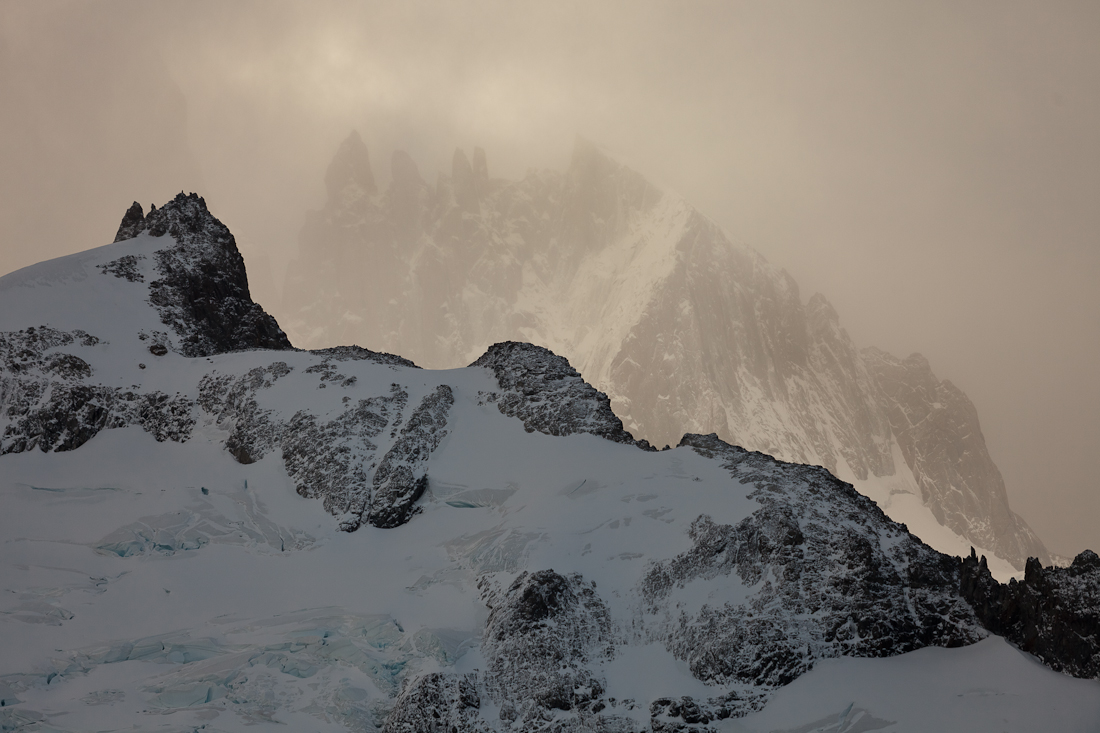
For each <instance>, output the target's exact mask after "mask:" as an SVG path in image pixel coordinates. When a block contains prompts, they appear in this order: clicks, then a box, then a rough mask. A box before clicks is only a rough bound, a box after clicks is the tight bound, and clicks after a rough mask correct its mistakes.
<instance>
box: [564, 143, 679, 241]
mask: <svg viewBox="0 0 1100 733" xmlns="http://www.w3.org/2000/svg"><path fill="white" fill-rule="evenodd" d="M663 197H664V193H663V192H662V191H661V190H660V189H658V188H656V187H655V186H653V185H652V184H651V183H649V181H647V180H646V179H645V178H644V177H643V176H642V175H641V174H639V173H636V172H635V171H633V170H631V169H630V168H627V167H626V166H624V165H623V164H622V163H619V162H618V161H616V160H615V159H613V158H612V157H611V156H609V155H608V154H607V153H606V152H605V151H604V150H602V149H601V148H599V147H598V146H597V145H595V144H593V143H591V142H589V141H588V140H585V139H584V138H582V137H580V136H578V137H577V138H576V141H575V143H574V146H573V158H572V161H571V162H570V165H569V171H568V173H567V174H566V190H565V201H564V211H563V224H564V232H563V238H564V239H566V240H569V239H573V240H575V241H577V242H578V243H580V244H582V245H583V249H585V250H588V249H593V248H597V247H598V246H599V245H602V244H606V243H607V242H608V241H610V240H611V239H613V238H614V237H615V235H616V234H617V233H619V232H620V230H621V229H622V227H623V226H624V225H625V224H626V222H627V218H628V217H627V214H628V213H629V212H630V211H631V210H640V211H646V210H648V209H649V208H651V207H653V206H656V205H657V204H658V203H659V202H660V201H661V199H662V198H663Z"/></svg>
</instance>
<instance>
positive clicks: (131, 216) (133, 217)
mask: <svg viewBox="0 0 1100 733" xmlns="http://www.w3.org/2000/svg"><path fill="white" fill-rule="evenodd" d="M153 208H156V207H155V206H154V207H153ZM143 231H145V212H144V211H142V209H141V204H139V203H138V202H137V201H135V202H134V203H133V204H131V205H130V208H128V209H126V213H125V214H123V215H122V223H121V224H119V225H118V233H117V234H115V241H116V242H122V241H124V240H127V239H133V238H134V237H136V236H137V235H139V234H141V233H142V232H143Z"/></svg>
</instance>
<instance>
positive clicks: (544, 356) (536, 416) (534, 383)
mask: <svg viewBox="0 0 1100 733" xmlns="http://www.w3.org/2000/svg"><path fill="white" fill-rule="evenodd" d="M470 366H479V367H485V368H486V369H489V370H490V371H491V372H492V373H493V374H494V376H496V379H497V383H498V384H499V385H500V392H499V393H495V392H494V393H490V394H487V395H484V396H483V399H484V401H485V402H487V403H488V402H492V403H496V406H497V409H499V410H500V412H501V413H502V414H504V415H508V416H509V417H515V418H519V419H520V420H522V421H523V427H524V428H526V430H527V432H529V433H533V432H536V431H537V432H540V433H546V434H547V435H574V434H576V433H592V434H593V435H599V436H600V437H602V438H606V439H608V440H611V441H614V442H616V443H627V444H629V445H637V446H639V447H641V448H644V449H647V450H651V447H650V445H649V443H648V442H647V441H645V440H639V441H636V440H634V436H632V435H631V434H630V433H628V432H626V431H625V430H623V421H622V420H620V419H619V418H618V417H617V416H616V415H615V413H614V412H613V411H612V410H611V400H609V399H608V397H607V395H605V394H604V393H603V392H600V391H598V390H597V389H595V388H594V387H592V385H590V384H588V383H587V382H585V381H584V379H583V378H582V377H581V375H580V374H579V373H578V372H577V370H576V369H574V368H573V367H571V366H570V365H569V361H568V360H567V359H565V358H564V357H561V356H558V355H557V354H555V353H554V352H552V351H550V350H549V349H544V348H543V347H541V346H535V345H533V344H525V343H520V342H516V341H507V342H504V343H499V344H493V345H492V346H490V347H489V350H488V351H486V352H485V354H484V355H482V356H481V358H479V359H478V360H477V361H475V362H474V363H473V364H471V365H470Z"/></svg>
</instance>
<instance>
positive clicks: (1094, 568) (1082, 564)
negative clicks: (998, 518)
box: [959, 549, 1100, 679]
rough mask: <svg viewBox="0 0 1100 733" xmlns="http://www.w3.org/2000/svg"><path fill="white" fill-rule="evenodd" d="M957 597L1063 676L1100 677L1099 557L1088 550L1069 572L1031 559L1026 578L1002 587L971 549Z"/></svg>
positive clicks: (996, 630)
mask: <svg viewBox="0 0 1100 733" xmlns="http://www.w3.org/2000/svg"><path fill="white" fill-rule="evenodd" d="M959 592H960V593H961V594H962V596H963V598H965V599H966V600H968V601H969V602H970V604H971V605H972V606H973V607H974V613H975V614H977V617H978V620H980V621H981V622H982V625H983V626H985V627H986V628H987V629H989V630H990V631H992V632H993V633H995V634H1000V635H1001V636H1004V637H1005V638H1007V639H1008V640H1010V641H1012V642H1013V643H1015V644H1016V645H1018V646H1019V647H1020V648H1021V649H1023V650H1024V651H1026V652H1030V653H1032V654H1034V655H1035V656H1036V657H1038V658H1039V659H1041V660H1043V662H1044V663H1045V664H1046V665H1047V666H1049V667H1051V668H1052V669H1056V670H1058V671H1059V672H1065V673H1067V674H1071V675H1073V676H1074V677H1084V678H1089V679H1095V678H1098V677H1100V557H1098V556H1097V555H1096V553H1095V552H1093V551H1091V550H1085V551H1084V552H1082V553H1081V554H1079V555H1078V556H1077V557H1075V558H1074V560H1073V563H1072V564H1071V565H1070V566H1069V567H1066V568H1059V567H1043V565H1042V564H1041V563H1040V562H1039V561H1038V559H1036V558H1029V559H1028V561H1027V566H1026V567H1025V570H1024V579H1023V580H1022V581H1017V580H1016V579H1015V578H1014V579H1012V580H1011V581H1009V582H1008V583H1007V584H1003V583H998V582H997V581H996V580H995V579H994V578H993V576H992V575H990V572H989V568H988V566H987V565H986V559H985V556H982V558H981V559H980V560H979V559H978V558H977V557H976V555H975V553H974V550H973V549H971V551H970V557H967V558H964V559H963V560H962V562H961V564H960V570H959Z"/></svg>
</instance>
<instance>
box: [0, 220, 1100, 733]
mask: <svg viewBox="0 0 1100 733" xmlns="http://www.w3.org/2000/svg"><path fill="white" fill-rule="evenodd" d="M181 205H187V202H186V201H183V202H181ZM169 206H171V204H169V205H166V207H165V208H168V207H169ZM182 239H185V240H186V238H185V237H184V238H182ZM207 244H209V242H187V241H183V242H181V241H179V240H177V239H176V237H175V236H168V237H165V236H161V237H157V236H154V235H153V234H151V233H150V232H147V231H143V232H140V233H138V234H137V236H135V237H133V238H131V239H127V240H122V241H120V242H118V243H115V244H113V245H109V246H107V247H104V248H99V249H97V250H90V251H88V252H85V253H81V254H80V255H74V256H71V257H69V258H63V260H62V261H54V262H49V263H43V265H42V266H35V267H32V268H27V270H24V271H20V272H19V273H15V274H14V276H5V277H4V278H0V346H2V347H3V349H2V352H0V353H3V354H4V358H3V360H0V365H2V370H0V426H2V427H3V429H4V432H3V433H2V435H3V437H4V440H5V442H3V443H0V445H3V447H4V448H5V450H3V451H0V453H2V454H0V462H3V469H4V470H3V471H2V472H0V494H2V495H3V497H4V501H5V506H8V507H9V508H10V509H9V511H7V512H5V513H3V514H2V515H0V534H2V535H3V536H5V537H9V538H14V539H11V540H9V541H8V546H9V547H11V548H13V549H12V552H11V553H10V554H9V553H8V552H5V553H4V554H3V561H2V562H0V582H2V587H3V588H4V589H5V590H6V591H8V592H5V593H4V594H2V596H0V617H2V618H3V619H4V623H3V624H0V642H2V644H3V646H4V648H5V650H6V653H5V655H4V656H3V659H0V699H3V701H4V706H3V707H4V709H3V710H0V722H2V723H3V725H4V726H5V727H7V728H13V729H31V730H33V729H36V728H43V727H52V728H54V729H70V730H88V729H103V728H105V727H112V726H113V727H116V728H117V727H119V725H127V726H128V727H129V726H130V725H131V724H132V726H134V727H137V728H139V729H142V728H153V727H159V726H160V724H161V722H162V721H163V720H164V718H163V716H171V717H172V723H173V725H176V726H182V727H196V728H197V727H201V726H208V727H215V728H216V729H219V730H245V729H254V728H253V726H256V725H260V726H272V727H274V726H275V725H278V726H280V727H282V726H285V725H287V724H290V725H293V726H294V727H296V728H303V729H317V728H322V729H329V730H346V729H349V728H350V729H382V730H392V731H399V730H400V731H411V730H416V731H423V730H441V729H445V730H448V731H450V733H455V731H459V732H460V733H468V732H469V733H472V732H473V731H506V730H518V729H526V730H541V731H547V733H550V732H551V731H554V732H557V731H586V730H593V731H594V730H602V731H607V730H615V731H622V732H623V733H626V732H627V731H643V730H645V731H667V730H687V729H689V728H694V729H695V730H697V731H708V730H710V731H717V730H721V729H722V728H723V726H724V724H723V723H722V721H724V720H728V719H729V718H739V719H741V721H744V722H745V723H746V724H747V725H753V727H754V728H755V727H756V725H755V724H754V723H753V722H752V721H754V720H756V719H757V718H756V717H754V716H758V714H761V713H764V712H766V711H767V710H768V704H769V701H770V700H772V699H775V698H776V696H777V695H779V694H780V693H781V692H785V691H789V690H791V689H792V688H793V686H794V685H796V684H798V682H799V681H800V680H802V679H805V678H808V677H811V676H813V675H814V674H815V672H816V670H817V668H818V667H820V666H822V665H823V664H824V663H826V662H830V661H832V662H838V663H845V664H847V663H850V662H855V661H859V659H858V658H861V657H862V658H868V659H865V660H864V661H869V660H870V659H874V658H886V657H890V658H896V659H906V658H908V657H909V655H910V653H919V652H920V650H922V649H923V650H931V651H939V652H945V653H951V652H957V651H959V650H960V649H971V650H974V651H975V652H976V653H978V654H979V656H980V658H982V659H987V661H986V662H985V666H984V667H983V668H982V671H981V673H980V674H979V675H978V677H977V678H976V679H972V680H967V681H966V682H965V684H969V685H973V684H986V680H988V679H990V675H991V674H992V673H993V671H994V669H993V667H994V662H993V661H988V660H992V659H993V658H995V659H996V665H997V671H998V672H1000V671H1002V670H1003V669H1006V668H1007V669H1010V670H1012V674H1014V675H1016V676H1017V677H1018V678H1019V679H1021V680H1028V681H1029V683H1032V684H1033V687H1034V689H1036V690H1039V691H1040V692H1041V694H1033V693H1026V692H1025V693H1024V694H1018V693H1013V694H1012V695H1010V696H1008V698H1009V699H1008V701H1007V702H1006V703H1004V704H1005V705H1007V706H1009V708H1011V710H1012V711H1013V715H1016V716H1018V719H1020V720H1025V721H1030V720H1033V719H1034V715H1035V714H1036V713H1035V711H1040V712H1039V713H1038V714H1040V715H1043V716H1046V718H1045V719H1048V720H1056V721H1065V720H1067V718H1066V715H1067V714H1077V715H1079V716H1081V717H1080V718H1079V719H1082V720H1084V719H1086V718H1085V717H1084V716H1088V715H1091V714H1092V713H1090V710H1091V708H1090V707H1088V706H1089V705H1091V704H1092V701H1093V700H1094V698H1095V702H1096V704H1097V712H1098V713H1100V695H1097V694H1096V693H1095V690H1094V689H1093V688H1092V687H1089V688H1087V689H1086V688H1084V687H1081V686H1079V685H1076V684H1074V683H1077V682H1082V681H1081V680H1073V679H1071V678H1070V677H1066V676H1062V675H1058V674H1056V673H1054V672H1052V671H1050V670H1048V669H1046V668H1044V667H1040V666H1039V665H1036V664H1034V663H1033V662H1031V661H1028V660H1026V659H1024V658H1023V657H1022V656H1019V655H1017V658H1013V657H1007V658H1002V657H997V656H996V654H995V652H996V650H998V649H1002V648H1005V649H1008V647H1007V645H1006V644H1005V643H1004V642H1003V641H1002V640H999V639H998V638H996V637H993V636H991V635H990V632H989V630H988V629H986V628H985V627H984V626H983V622H982V619H987V620H988V622H989V623H990V624H1000V625H1001V626H1002V627H1003V628H1004V630H1005V633H1006V634H1007V635H1008V636H1009V638H1017V637H1018V638H1020V639H1021V641H1020V642H1019V643H1021V645H1023V644H1027V643H1031V642H1034V641H1036V640H1038V641H1039V642H1041V643H1039V644H1037V645H1034V646H1033V648H1034V650H1035V652H1036V653H1037V654H1038V655H1039V656H1040V657H1041V658H1042V660H1043V661H1044V662H1045V663H1046V664H1047V665H1048V666H1051V667H1057V668H1060V669H1063V670H1064V671H1066V672H1069V673H1070V674H1072V675H1076V676H1081V677H1085V678H1089V677H1095V675H1096V673H1097V670H1096V668H1095V665H1094V664H1093V662H1094V660H1096V659H1097V658H1100V657H1098V654H1100V640H1098V639H1097V638H1096V635H1095V634H1094V635H1092V636H1087V635H1084V636H1082V635H1080V634H1075V633H1074V632H1075V631H1076V630H1077V629H1078V628H1081V627H1082V625H1087V624H1088V623H1089V622H1090V619H1092V615H1090V614H1093V615H1094V608H1092V605H1091V601H1092V599H1093V598H1094V596H1095V594H1096V588H1097V587H1098V586H1100V572H1098V570H1100V563H1098V562H1097V561H1096V559H1095V555H1093V554H1091V553H1086V554H1083V555H1082V556H1081V558H1080V559H1079V561H1076V562H1075V565H1074V566H1073V567H1072V568H1070V569H1069V570H1067V571H1066V572H1061V571H1059V570H1057V569H1045V568H1042V567H1041V565H1040V564H1039V563H1038V562H1036V561H1032V562H1029V566H1028V574H1027V577H1026V578H1025V580H1024V582H1023V583H1020V584H1015V585H1014V584H1010V585H1009V586H1003V585H1000V584H998V583H997V582H996V581H995V580H994V579H992V578H991V577H989V576H988V567H987V566H986V564H985V563H984V561H982V562H980V561H977V560H976V559H974V558H968V559H966V560H963V559H960V558H955V557H949V556H946V555H943V554H942V553H939V552H937V551H935V550H933V549H932V548H930V547H928V546H927V545H925V544H924V543H923V542H921V541H920V540H919V539H918V538H916V537H914V536H912V535H911V534H910V533H909V532H907V531H906V529H905V527H904V526H902V525H899V524H897V523H895V522H893V521H891V520H890V519H889V518H888V517H887V515H886V514H885V513H883V511H882V510H881V509H880V508H879V507H878V506H877V505H876V504H875V503H874V502H873V501H871V500H870V499H868V498H867V497H865V496H863V495H862V494H860V493H859V492H857V491H856V490H855V489H854V488H853V487H852V485H851V484H849V483H846V482H843V481H841V480H839V479H837V478H836V477H835V476H833V475H832V474H831V473H829V472H828V471H826V470H825V469H823V468H821V467H817V466H807V465H800V464H792V463H785V462H783V461H780V460H777V459H775V458H773V457H771V456H768V455H765V454H762V453H759V452H751V451H747V450H745V449H743V448H740V447H737V446H733V445H730V444H728V443H727V442H725V441H722V440H721V439H719V438H718V436H716V435H694V434H689V435H685V436H684V438H683V439H682V440H681V445H679V446H678V447H677V448H672V449H668V450H663V451H654V450H651V449H649V450H647V449H646V448H647V446H646V445H645V444H640V442H635V441H634V440H633V438H632V437H631V436H630V435H629V434H628V433H627V432H626V431H625V430H623V428H622V426H621V422H619V421H618V418H616V417H615V416H614V413H613V412H612V411H611V409H610V401H609V399H608V397H607V396H606V395H603V394H601V393H599V392H598V391H597V390H596V389H594V388H593V387H592V386H591V385H589V384H587V383H585V382H584V381H583V380H582V378H581V377H580V376H579V374H578V373H577V371H576V370H574V369H573V368H572V367H571V366H570V365H569V362H568V361H567V360H566V359H564V358H563V357H561V356H558V355H555V354H553V353H552V352H550V351H548V350H547V349H544V348H542V347H538V346H532V345H529V344H519V343H511V344H509V343H502V344H497V345H495V346H494V347H492V348H491V349H489V350H487V353H486V354H485V355H484V357H483V359H480V360H479V361H482V362H483V363H481V364H477V365H472V366H470V367H466V368H462V369H456V370H446V371H432V370H425V369H420V368H417V367H416V366H415V365H413V364H412V363H411V362H409V361H407V360H404V359H401V358H400V357H394V356H391V355H386V354H377V353H375V352H370V351H367V350H365V349H359V348H354V347H347V348H336V349H328V350H324V351H321V352H308V351H303V350H298V349H256V348H251V347H248V346H246V347H244V348H241V349H234V350H231V351H225V352H217V353H212V354H207V355H205V356H187V355H185V354H183V353H181V350H180V349H179V348H178V343H179V341H178V340H177V339H178V338H180V337H178V336H173V334H171V333H168V332H159V335H157V334H153V333H151V331H150V329H155V328H158V327H161V326H163V325H164V324H163V322H162V320H161V313H160V311H159V309H158V306H157V304H156V303H155V302H153V300H152V299H151V298H150V297H149V295H150V292H151V291H152V290H153V288H152V282H154V281H155V276H156V275H157V269H156V263H157V262H158V258H157V253H158V252H159V251H161V250H164V249H169V250H171V251H173V252H174V253H175V254H176V255H179V256H184V257H185V259H188V260H189V261H190V260H191V259H192V255H197V254H198V253H199V252H201V251H202V250H204V249H205V247H206V245H207ZM181 248H182V249H183V250H185V251H184V252H180V251H178V250H180V249H181ZM128 257H132V258H133V259H132V260H128V259H127V260H125V263H127V264H126V266H122V265H120V266H117V267H114V268H113V269H105V268H103V265H105V264H111V263H119V262H121V261H123V259H124V258H128ZM130 264H132V267H130V266H129V265H130ZM116 271H117V272H116ZM118 272H123V273H125V274H129V275H132V277H127V276H120V275H119V274H118ZM199 272H200V277H201V276H206V277H210V278H211V279H213V280H214V281H215V282H217V281H219V278H220V277H221V274H220V273H217V272H211V273H209V274H208V275H201V273H202V272H203V271H202V268H199ZM139 276H140V277H139ZM201 290H202V288H200V291H201ZM214 305H215V306H216V303H215V304H214ZM245 305H247V303H245ZM240 306H241V303H240V302H239V297H238V295H237V294H236V293H233V292H230V293H228V294H227V296H226V308H227V310H234V309H236V308H238V307H240ZM257 307H258V306H257ZM183 312H185V313H187V312H190V311H189V310H187V309H185V310H184V311H183ZM27 318H34V319H36V322H37V323H39V324H40V325H38V326H24V327H17V324H18V323H19V322H21V321H23V320H25V319H27ZM43 321H44V322H45V323H43ZM220 322H221V321H219V320H218V319H206V320H199V321H195V322H194V323H193V324H187V325H189V326H194V327H195V329H197V331H198V336H199V339H198V340H197V341H195V343H204V342H206V340H207V339H206V338H205V337H206V336H207V334H204V333H202V329H203V328H209V329H211V331H213V332H214V333H217V329H218V328H219V324H220ZM195 332H196V331H195V330H192V329H191V328H186V329H184V333H186V334H187V336H185V337H183V338H187V337H190V336H191V335H193V334H194V333H195ZM210 341H211V342H212V343H214V342H215V341H214V340H213V339H212V338H211V339H210ZM151 342H152V343H151ZM154 347H162V348H156V349H155V350H154ZM78 389H85V390H88V391H89V392H91V393H92V395H93V396H92V397H91V398H89V399H88V400H86V401H85V402H83V403H74V402H72V401H70V400H67V399H61V400H55V399H54V397H53V395H54V394H60V393H62V392H68V393H72V392H74V391H75V390H78ZM127 395H129V396H127ZM111 400H114V402H112V401H111ZM130 404H132V405H134V407H133V409H130V408H126V409H123V408H125V405H130ZM13 408H14V409H13ZM36 411H37V412H38V413H41V419H38V420H33V421H30V422H27V421H26V419H25V418H26V417H27V415H29V414H31V413H32V412H36ZM104 412H106V414H108V415H109V416H111V418H110V419H108V420H105V421H102V422H101V418H102V414H103V413H104ZM173 420H174V421H175V423H172V421H173ZM167 423H172V424H175V425H177V427H178V429H176V430H170V431H166V430H164V429H163V425H165V424H167ZM12 425H19V426H21V433H20V434H21V435H23V436H26V437H28V440H26V441H25V442H23V443H21V444H19V445H16V444H14V443H8V442H7V438H8V437H9V436H8V428H9V427H11V426H12ZM58 426H60V427H62V428H63V429H65V430H67V431H69V433H71V434H74V435H81V436H83V437H84V440H83V442H80V443H75V442H74V443H71V444H68V443H62V444H58V443H57V442H55V441H46V440H42V436H45V435H49V434H51V431H53V430H55V429H56V428H57V427H58ZM84 428H94V431H92V430H84ZM89 432H90V433H91V434H87V433H89ZM351 530H354V531H351ZM27 568H33V569H34V571H33V572H27V570H26V569H27ZM968 579H969V580H968ZM1021 597H1022V598H1025V599H1027V601H1028V603H1027V604H1020V603H1018V602H1017V599H1018V598H1021ZM305 599H308V600H305ZM1050 601H1055V603H1050ZM303 604H305V606H304V607H303ZM1021 606H1023V607H1024V614H1023V616H1022V618H1018V617H1016V616H1014V615H1013V614H1015V613H1016V609H1018V608H1020V607H1021ZM979 612H980V615H979ZM937 647H942V648H938V649H937ZM898 655H901V656H898ZM991 655H992V656H991ZM639 658H644V659H647V660H649V662H648V665H646V664H643V665H639V664H637V663H636V662H635V661H634V660H637V659H639ZM949 658H951V659H959V658H960V657H958V656H957V655H954V656H951V657H949ZM649 665H656V666H655V667H651V666H649ZM677 665H680V666H677ZM1090 665H1091V666H1090ZM681 667H682V669H681ZM994 684H996V685H998V686H997V687H996V689H998V690H1000V689H1004V687H1003V683H1001V682H997V683H994ZM1090 684H1091V683H1090ZM1035 685H1038V687H1035ZM651 689H652V691H650V690H651ZM1011 689H1013V690H1015V689H1016V688H1015V687H1013V688H1011ZM1052 690H1053V691H1055V694H1054V695H1053V697H1049V699H1048V698H1045V697H1044V695H1048V693H1050V691H1052ZM1074 694H1076V695H1077V698H1073V697H1072V695H1074ZM955 697H959V696H958V695H955ZM1016 698H1019V700H1020V701H1022V702H1017V701H1016ZM1065 700H1070V701H1073V700H1076V702H1072V703H1071V704H1065V703H1064V701H1065ZM859 701H860V704H861V705H864V706H871V707H875V706H876V705H879V704H880V703H878V702H874V701H868V700H867V699H866V698H862V697H861V698H860V699H859ZM955 704H956V705H963V706H964V708H965V709H966V710H971V711H973V710H978V709H979V708H977V707H975V703H974V702H973V701H970V700H963V701H962V702H958V701H956V702H955ZM801 705H803V707H804V708H805V709H804V710H803V709H802V708H799V710H801V711H802V712H800V713H799V714H801V715H805V716H806V717H805V718H804V720H803V721H802V722H803V723H807V724H808V723H810V722H812V721H814V720H817V719H819V718H820V717H821V712H822V711H820V710H819V709H818V708H815V707H814V706H813V705H812V704H810V703H806V702H804V703H801ZM855 705H856V703H854V702H853V703H852V704H850V705H849V707H848V712H851V711H852V710H853V709H854V706H855ZM1059 705H1062V707H1061V708H1059V707H1058V706H1059ZM862 709H863V708H861V710H862ZM825 712H828V711H827V710H826V711H825ZM848 712H844V714H843V717H844V718H847V717H848ZM150 714H151V715H154V716H156V717H155V718H149V717H147V716H149V715H150ZM854 715H856V716H860V715H863V713H862V712H856V713H854ZM1028 716H1032V717H1028ZM838 717H839V716H837V715H835V714H834V715H833V717H832V719H833V720H835V719H837V718H838ZM1093 717H1094V718H1095V717H1096V716H1095V715H1093ZM861 719H862V718H861ZM150 721H152V722H150ZM211 721H215V722H214V724H213V725H211ZM999 721H1000V716H997V720H996V721H994V723H995V724H996V725H1000V722H999ZM994 723H991V724H994Z"/></svg>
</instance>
